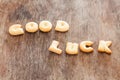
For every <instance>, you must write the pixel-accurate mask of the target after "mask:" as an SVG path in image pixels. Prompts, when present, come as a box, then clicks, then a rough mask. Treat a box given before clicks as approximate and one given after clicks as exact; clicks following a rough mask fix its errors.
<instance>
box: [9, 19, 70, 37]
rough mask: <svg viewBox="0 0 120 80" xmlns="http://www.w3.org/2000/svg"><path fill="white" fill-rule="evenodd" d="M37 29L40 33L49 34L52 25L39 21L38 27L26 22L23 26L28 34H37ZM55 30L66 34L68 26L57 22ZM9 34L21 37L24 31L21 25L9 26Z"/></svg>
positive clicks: (60, 21) (59, 21)
mask: <svg viewBox="0 0 120 80" xmlns="http://www.w3.org/2000/svg"><path fill="white" fill-rule="evenodd" d="M39 29H40V31H42V32H49V31H51V29H52V24H51V22H49V21H41V22H40V23H39V25H38V24H37V23H35V22H28V23H27V24H26V25H25V30H26V31H27V32H30V33H34V32H37V31H38V30H39ZM55 30H56V31H59V32H66V31H68V30H69V24H68V23H67V22H65V21H62V20H58V21H57V24H56V27H55ZM9 33H10V34H11V35H21V34H24V33H25V31H24V29H23V26H22V25H21V24H14V25H12V26H10V28H9Z"/></svg>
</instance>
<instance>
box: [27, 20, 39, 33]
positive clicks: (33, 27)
mask: <svg viewBox="0 0 120 80" xmlns="http://www.w3.org/2000/svg"><path fill="white" fill-rule="evenodd" d="M25 29H26V31H27V32H31V33H33V32H36V31H38V24H37V23H35V22H28V23H27V24H26V25H25Z"/></svg>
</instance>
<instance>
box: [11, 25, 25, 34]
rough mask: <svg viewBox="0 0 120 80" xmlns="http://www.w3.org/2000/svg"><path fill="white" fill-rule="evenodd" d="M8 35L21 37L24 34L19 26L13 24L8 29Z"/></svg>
mask: <svg viewBox="0 0 120 80" xmlns="http://www.w3.org/2000/svg"><path fill="white" fill-rule="evenodd" d="M9 33H10V34H11V35H21V34H24V30H23V28H22V25H21V24H14V25H12V26H10V27H9Z"/></svg>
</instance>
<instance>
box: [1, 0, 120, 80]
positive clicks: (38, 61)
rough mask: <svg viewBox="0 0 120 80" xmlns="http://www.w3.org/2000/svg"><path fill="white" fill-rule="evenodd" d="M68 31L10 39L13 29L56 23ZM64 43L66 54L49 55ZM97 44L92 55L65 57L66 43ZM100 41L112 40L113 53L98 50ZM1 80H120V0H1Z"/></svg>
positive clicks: (26, 34)
mask: <svg viewBox="0 0 120 80" xmlns="http://www.w3.org/2000/svg"><path fill="white" fill-rule="evenodd" d="M59 19H60V20H65V21H67V22H68V23H69V24H70V30H69V31H68V32H66V33H60V32H56V31H55V30H54V28H53V29H52V31H51V32H49V33H42V32H41V31H38V32H36V33H33V34H31V33H27V32H25V34H24V35H22V36H16V37H13V36H10V35H9V34H8V28H9V26H10V25H12V24H15V23H20V24H22V25H25V24H26V23H27V22H29V21H35V22H37V23H39V22H40V21H42V20H49V21H51V23H52V24H53V27H55V24H56V21H57V20H59ZM52 40H58V41H59V42H60V45H59V47H60V48H61V49H62V50H63V54H62V55H56V54H54V53H51V52H49V51H48V47H49V45H50V44H51V42H52ZM83 40H91V41H94V45H93V48H94V52H93V53H90V54H86V53H82V52H80V51H79V54H78V55H74V56H70V55H66V54H65V45H66V42H67V41H71V42H77V43H80V42H81V41H83ZM99 40H111V41H113V45H112V46H111V47H110V48H111V50H112V51H113V53H112V54H111V55H108V54H101V53H98V52H97V46H98V41H99ZM0 80H120V0H0Z"/></svg>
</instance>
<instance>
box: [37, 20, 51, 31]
mask: <svg viewBox="0 0 120 80" xmlns="http://www.w3.org/2000/svg"><path fill="white" fill-rule="evenodd" d="M39 29H40V30H41V31H42V32H49V31H50V30H51V29H52V24H51V22H49V21H41V22H40V24H39Z"/></svg>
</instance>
